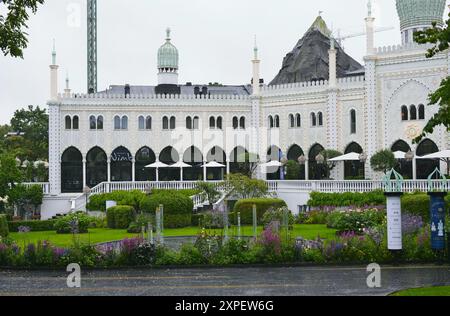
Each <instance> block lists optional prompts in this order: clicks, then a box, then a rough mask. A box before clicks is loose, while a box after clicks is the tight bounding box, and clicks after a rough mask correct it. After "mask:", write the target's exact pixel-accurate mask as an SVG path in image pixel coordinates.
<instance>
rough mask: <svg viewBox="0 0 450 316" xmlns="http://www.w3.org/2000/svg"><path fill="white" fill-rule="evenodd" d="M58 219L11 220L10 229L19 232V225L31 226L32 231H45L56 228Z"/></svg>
mask: <svg viewBox="0 0 450 316" xmlns="http://www.w3.org/2000/svg"><path fill="white" fill-rule="evenodd" d="M55 222H56V220H54V219H50V220H46V221H17V222H9V223H8V226H9V230H10V231H11V232H18V231H19V227H20V226H22V227H29V228H30V230H31V231H32V232H44V231H50V230H54V229H55Z"/></svg>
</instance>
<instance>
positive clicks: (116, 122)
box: [114, 115, 120, 130]
mask: <svg viewBox="0 0 450 316" xmlns="http://www.w3.org/2000/svg"><path fill="white" fill-rule="evenodd" d="M114 129H115V130H120V116H118V115H116V116H114Z"/></svg>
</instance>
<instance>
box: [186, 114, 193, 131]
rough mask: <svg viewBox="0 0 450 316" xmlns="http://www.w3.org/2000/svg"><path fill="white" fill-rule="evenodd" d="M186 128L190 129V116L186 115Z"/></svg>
mask: <svg viewBox="0 0 450 316" xmlns="http://www.w3.org/2000/svg"><path fill="white" fill-rule="evenodd" d="M186 129H192V117H190V116H188V117H186Z"/></svg>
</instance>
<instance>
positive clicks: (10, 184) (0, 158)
mask: <svg viewBox="0 0 450 316" xmlns="http://www.w3.org/2000/svg"><path fill="white" fill-rule="evenodd" d="M21 181H22V173H21V171H20V170H19V167H18V166H17V162H16V159H15V158H14V156H13V155H10V154H3V155H0V197H5V196H8V194H9V191H10V190H11V189H12V188H14V186H15V185H16V183H20V182H21Z"/></svg>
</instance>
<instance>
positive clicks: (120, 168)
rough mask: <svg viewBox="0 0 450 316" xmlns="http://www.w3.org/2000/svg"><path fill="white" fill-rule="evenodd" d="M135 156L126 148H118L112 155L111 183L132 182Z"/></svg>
mask: <svg viewBox="0 0 450 316" xmlns="http://www.w3.org/2000/svg"><path fill="white" fill-rule="evenodd" d="M132 160H133V156H132V155H131V153H130V151H129V150H128V149H126V148H125V147H122V146H121V147H118V148H116V149H115V150H114V151H113V153H112V154H111V181H131V180H132V174H131V172H132V170H131V167H132Z"/></svg>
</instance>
